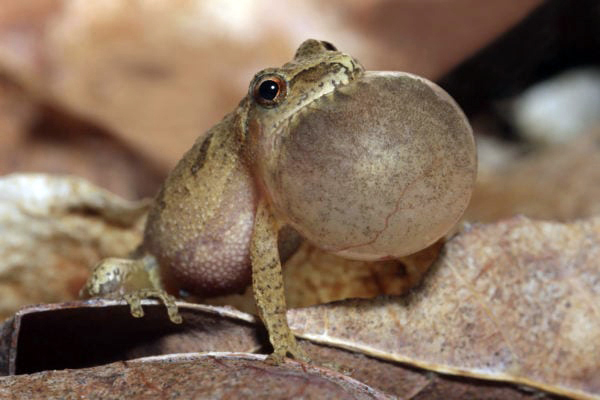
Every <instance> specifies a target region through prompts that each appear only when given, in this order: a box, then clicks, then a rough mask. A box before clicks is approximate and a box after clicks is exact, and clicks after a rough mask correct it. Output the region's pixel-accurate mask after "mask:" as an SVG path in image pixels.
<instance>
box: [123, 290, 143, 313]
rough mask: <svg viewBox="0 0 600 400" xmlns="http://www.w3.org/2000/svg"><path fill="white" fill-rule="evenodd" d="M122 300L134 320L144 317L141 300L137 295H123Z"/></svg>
mask: <svg viewBox="0 0 600 400" xmlns="http://www.w3.org/2000/svg"><path fill="white" fill-rule="evenodd" d="M123 299H124V300H125V301H126V302H127V304H129V309H130V311H131V315H133V316H134V317H135V318H142V317H143V316H144V310H143V309H142V299H143V297H140V296H138V295H137V293H126V294H124V295H123Z"/></svg>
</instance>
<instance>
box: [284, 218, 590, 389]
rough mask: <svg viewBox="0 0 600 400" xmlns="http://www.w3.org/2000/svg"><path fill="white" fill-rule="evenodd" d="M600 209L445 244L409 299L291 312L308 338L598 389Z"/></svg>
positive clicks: (447, 366)
mask: <svg viewBox="0 0 600 400" xmlns="http://www.w3.org/2000/svg"><path fill="white" fill-rule="evenodd" d="M599 304H600V217H597V218H594V219H591V220H588V221H582V222H577V223H573V224H568V225H563V224H558V223H550V222H534V221H531V220H528V219H526V218H524V217H519V218H514V219H511V220H507V221H504V222H500V223H497V224H494V225H482V226H473V227H471V228H470V229H469V230H468V231H467V232H465V233H463V234H461V235H459V236H457V237H455V238H454V239H453V240H451V241H450V242H448V243H447V246H446V248H445V252H444V255H443V256H442V258H441V259H440V260H439V261H438V263H437V264H436V265H435V266H434V267H433V270H432V271H431V273H430V274H429V275H428V277H427V279H425V282H424V284H423V286H422V287H421V288H419V289H417V290H415V291H414V292H413V293H411V294H410V295H409V296H407V297H406V298H388V297H383V298H379V299H376V300H366V301H361V300H353V301H345V302H339V303H333V304H328V305H322V306H317V307H311V308H307V309H298V310H290V311H289V314H288V319H289V321H290V324H291V326H292V329H293V330H294V331H295V332H296V333H298V334H299V335H300V336H301V337H304V338H307V339H310V340H313V341H316V342H320V343H325V344H329V345H334V346H340V347H344V348H347V349H352V350H354V351H360V352H364V353H366V354H370V355H373V356H376V357H380V358H384V359H389V360H396V361H401V362H406V363H409V364H411V365H415V366H419V367H423V368H427V369H431V370H434V371H439V372H443V373H451V374H456V375H464V376H472V377H479V378H485V379H490V380H506V381H511V382H517V383H523V384H526V385H530V386H534V387H538V388H541V389H543V390H547V391H550V392H553V393H558V394H563V395H568V396H573V397H578V398H591V397H593V396H600V357H598V354H600V308H599V306H598V305H599Z"/></svg>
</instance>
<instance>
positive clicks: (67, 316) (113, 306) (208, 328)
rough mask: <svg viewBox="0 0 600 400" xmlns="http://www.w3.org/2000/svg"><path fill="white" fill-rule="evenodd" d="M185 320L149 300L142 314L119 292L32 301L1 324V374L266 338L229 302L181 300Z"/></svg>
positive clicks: (257, 345) (241, 345)
mask: <svg viewBox="0 0 600 400" xmlns="http://www.w3.org/2000/svg"><path fill="white" fill-rule="evenodd" d="M179 308H180V312H181V315H182V316H183V321H184V322H183V324H173V323H171V322H170V320H169V318H168V317H167V314H166V312H165V308H164V305H162V304H159V303H158V302H156V301H150V300H146V301H144V312H145V315H144V317H143V318H133V317H132V316H131V312H130V309H129V306H128V305H127V304H125V303H124V302H121V301H115V300H102V299H95V300H88V301H85V302H84V301H78V302H71V303H62V304H47V305H40V306H31V307H27V308H24V309H22V310H20V311H18V312H17V313H16V314H15V315H14V316H13V317H12V318H10V319H8V320H6V321H5V322H4V323H3V324H0V376H1V375H13V374H31V373H34V372H39V371H44V370H53V369H65V368H84V367H91V366H95V365H101V364H107V363H111V362H115V361H121V360H123V361H124V360H131V359H134V358H139V357H145V356H155V355H163V354H172V353H185V352H194V353H195V352H209V351H210V352H219V351H228V352H254V351H257V350H259V349H261V348H262V347H263V346H265V345H266V342H265V341H267V340H268V339H267V337H266V332H264V329H263V328H262V326H260V325H258V324H257V323H256V318H255V317H253V316H251V315H248V314H244V313H241V312H239V311H237V310H234V309H232V308H224V307H219V308H217V307H211V306H206V305H199V304H190V303H179Z"/></svg>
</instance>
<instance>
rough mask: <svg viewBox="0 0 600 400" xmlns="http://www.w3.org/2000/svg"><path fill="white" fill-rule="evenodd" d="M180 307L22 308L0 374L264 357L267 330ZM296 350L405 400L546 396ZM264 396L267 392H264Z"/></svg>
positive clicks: (3, 341) (342, 353) (3, 340)
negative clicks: (206, 356)
mask: <svg viewBox="0 0 600 400" xmlns="http://www.w3.org/2000/svg"><path fill="white" fill-rule="evenodd" d="M179 307H180V312H181V313H182V315H183V317H184V323H183V325H174V324H172V323H170V322H169V320H168V318H167V316H166V313H165V310H164V307H163V306H162V305H159V304H157V303H156V302H150V301H145V302H144V310H145V313H146V316H145V317H144V318H139V319H136V318H132V317H131V315H130V313H129V307H128V306H126V305H125V304H123V303H122V302H116V301H114V300H111V301H108V300H94V301H87V302H74V303H64V304H56V305H46V306H34V307H29V308H26V309H23V310H21V311H19V312H18V313H17V314H16V315H15V316H14V318H11V319H9V320H7V321H5V322H4V324H2V325H0V375H3V374H8V373H10V374H15V373H16V374H31V373H34V372H41V371H44V370H61V369H73V368H83V367H90V366H94V365H100V364H106V363H110V362H115V361H119V360H130V359H132V358H134V357H139V356H149V355H155V356H157V355H166V354H170V353H184V352H193V353H196V352H199V351H205V352H215V351H217V352H218V351H227V352H232V351H234V352H235V351H255V350H257V349H260V348H262V349H263V351H268V345H267V341H268V338H267V336H266V332H265V330H264V327H262V325H260V324H257V323H256V321H257V320H256V318H255V317H252V316H250V315H247V314H243V313H240V312H239V311H236V310H233V309H228V308H216V307H210V306H204V305H196V304H190V303H179ZM301 345H302V347H303V348H304V349H305V350H306V351H307V352H308V354H309V355H310V357H311V358H312V360H313V362H314V364H315V365H317V366H319V365H322V366H326V367H329V368H332V367H333V368H335V369H337V370H339V371H343V372H344V373H345V374H347V375H348V376H350V377H351V378H354V379H357V380H359V381H361V382H363V383H366V384H367V385H369V386H371V387H373V388H375V389H378V390H381V391H383V392H385V393H387V394H389V395H393V396H398V397H399V398H403V399H421V398H423V399H431V398H444V399H446V400H448V399H463V398H466V397H467V398H468V397H477V398H479V399H495V398H511V399H527V398H532V397H534V396H535V398H537V399H540V398H544V397H546V396H545V395H544V394H543V393H541V392H537V391H531V390H529V391H526V392H525V391H522V390H519V388H515V387H512V386H511V385H508V384H503V383H493V382H485V381H481V380H477V379H465V378H460V377H458V378H457V377H451V376H443V375H437V374H435V373H431V372H429V371H427V370H421V369H418V368H413V367H410V366H408V367H407V366H404V365H402V364H399V363H395V362H390V361H385V360H380V359H377V358H372V357H368V356H365V355H364V354H360V353H353V352H350V351H346V350H342V349H337V348H333V347H327V346H322V345H317V344H311V343H310V342H307V341H301ZM168 358H169V359H170V358H172V357H168ZM163 359H165V358H163ZM175 360H177V358H175ZM19 379H21V378H19ZM19 379H17V380H19ZM21 380H25V378H22V379H21ZM1 384H2V382H1V381H0V386H1ZM177 389H178V388H173V390H172V391H173V392H176V391H177ZM0 390H1V389H0ZM262 390H264V391H267V390H270V389H269V388H268V387H267V386H264V387H263V388H262Z"/></svg>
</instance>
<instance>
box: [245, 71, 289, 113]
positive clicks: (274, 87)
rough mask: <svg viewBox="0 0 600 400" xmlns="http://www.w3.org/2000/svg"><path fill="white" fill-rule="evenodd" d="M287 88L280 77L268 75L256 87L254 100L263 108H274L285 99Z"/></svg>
mask: <svg viewBox="0 0 600 400" xmlns="http://www.w3.org/2000/svg"><path fill="white" fill-rule="evenodd" d="M286 90H287V86H286V83H285V80H284V79H283V78H281V77H280V76H278V75H267V76H264V77H262V78H261V79H259V80H258V81H257V82H256V84H255V85H254V92H253V95H254V100H256V102H257V103H258V104H260V105H262V106H267V107H268V106H274V105H276V104H277V103H279V102H280V101H281V100H283V99H284V98H285V95H286Z"/></svg>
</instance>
